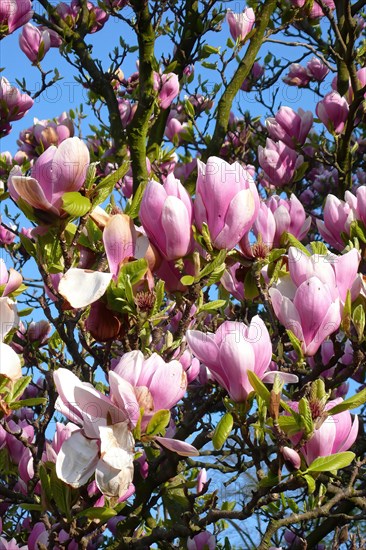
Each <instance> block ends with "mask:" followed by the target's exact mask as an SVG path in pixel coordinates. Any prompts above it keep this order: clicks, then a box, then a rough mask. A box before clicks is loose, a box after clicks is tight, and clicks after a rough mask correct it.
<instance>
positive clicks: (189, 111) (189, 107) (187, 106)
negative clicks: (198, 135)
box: [184, 99, 195, 118]
mask: <svg viewBox="0 0 366 550" xmlns="http://www.w3.org/2000/svg"><path fill="white" fill-rule="evenodd" d="M184 110H185V112H186V113H187V115H188V116H189V117H191V118H194V115H195V112H194V107H193V105H192V103H191V102H190V101H189V100H188V99H186V100H185V101H184Z"/></svg>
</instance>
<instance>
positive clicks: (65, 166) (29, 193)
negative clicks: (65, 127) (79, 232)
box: [8, 137, 90, 216]
mask: <svg viewBox="0 0 366 550" xmlns="http://www.w3.org/2000/svg"><path fill="white" fill-rule="evenodd" d="M89 161H90V156H89V150H88V148H87V146H86V145H85V143H84V142H83V141H81V139H79V138H77V137H73V138H68V139H65V140H64V141H63V142H62V143H61V144H60V146H59V147H58V148H57V147H55V146H53V145H51V146H50V147H49V148H48V149H47V150H46V151H45V152H44V153H43V154H42V155H41V156H40V157H39V158H38V159H37V160H36V162H35V163H34V165H33V168H32V171H31V177H26V176H23V175H21V172H20V169H19V168H14V169H13V170H12V172H10V176H9V182H8V185H9V192H10V195H11V197H12V198H13V199H14V200H15V201H17V200H18V199H19V198H20V197H21V198H22V200H25V201H26V202H28V203H29V204H30V205H31V206H32V207H33V208H36V209H39V210H45V211H47V212H50V213H52V214H55V215H56V216H60V215H61V214H62V197H63V195H64V194H65V193H68V192H71V191H78V190H79V189H80V187H81V186H82V185H83V183H84V181H85V176H86V171H87V169H88V166H89Z"/></svg>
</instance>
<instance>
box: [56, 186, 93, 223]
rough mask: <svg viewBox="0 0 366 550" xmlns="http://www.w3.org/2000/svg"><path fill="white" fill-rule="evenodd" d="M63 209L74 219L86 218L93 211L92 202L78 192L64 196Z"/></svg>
mask: <svg viewBox="0 0 366 550" xmlns="http://www.w3.org/2000/svg"><path fill="white" fill-rule="evenodd" d="M62 209H63V210H65V212H67V213H68V214H69V215H70V216H72V217H73V218H80V217H81V216H84V215H85V214H86V213H87V212H89V210H90V209H91V202H90V200H89V199H88V197H84V196H83V195H81V193H78V192H77V191H71V192H70V193H65V194H64V195H63V196H62Z"/></svg>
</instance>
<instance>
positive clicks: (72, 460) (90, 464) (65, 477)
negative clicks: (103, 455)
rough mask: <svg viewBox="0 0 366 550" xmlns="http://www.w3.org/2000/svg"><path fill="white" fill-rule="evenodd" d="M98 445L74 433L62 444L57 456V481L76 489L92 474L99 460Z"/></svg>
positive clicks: (94, 441) (78, 432)
mask: <svg viewBox="0 0 366 550" xmlns="http://www.w3.org/2000/svg"><path fill="white" fill-rule="evenodd" d="M98 455H99V448H98V443H97V441H96V440H94V439H87V438H86V437H85V436H84V435H83V434H82V433H81V431H77V432H76V431H75V432H73V433H72V434H71V436H70V437H69V439H66V441H64V442H63V444H62V447H61V449H60V452H59V453H58V455H57V461H56V474H57V477H58V478H59V479H61V480H62V481H64V482H65V483H67V484H68V485H71V487H74V488H77V487H81V486H82V485H84V484H85V483H86V482H87V481H88V479H89V478H90V476H91V475H92V474H93V473H94V471H95V468H96V466H97V464H98V460H99V457H98Z"/></svg>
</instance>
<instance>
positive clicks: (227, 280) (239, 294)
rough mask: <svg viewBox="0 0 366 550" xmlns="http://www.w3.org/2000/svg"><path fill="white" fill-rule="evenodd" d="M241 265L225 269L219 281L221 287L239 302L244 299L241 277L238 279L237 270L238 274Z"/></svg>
mask: <svg viewBox="0 0 366 550" xmlns="http://www.w3.org/2000/svg"><path fill="white" fill-rule="evenodd" d="M240 268H241V265H240V263H239V262H237V263H235V264H234V265H232V266H229V267H228V268H227V269H225V271H224V274H223V276H222V277H221V279H220V282H221V284H222V286H223V287H224V288H225V289H226V290H227V291H228V292H230V294H232V295H233V296H234V298H236V299H237V300H239V301H240V302H241V301H242V300H244V299H245V295H244V281H243V280H242V279H243V277H241V278H238V270H239V273H240Z"/></svg>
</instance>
